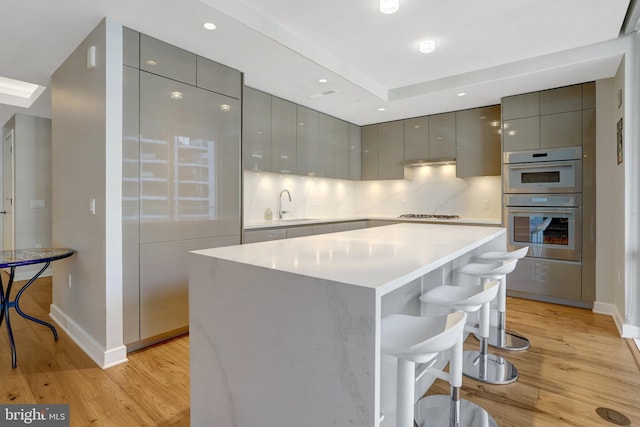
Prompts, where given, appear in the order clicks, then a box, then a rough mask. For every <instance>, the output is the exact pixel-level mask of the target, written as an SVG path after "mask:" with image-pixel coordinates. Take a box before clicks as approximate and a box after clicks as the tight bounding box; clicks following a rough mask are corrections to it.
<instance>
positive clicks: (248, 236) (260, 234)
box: [244, 220, 367, 243]
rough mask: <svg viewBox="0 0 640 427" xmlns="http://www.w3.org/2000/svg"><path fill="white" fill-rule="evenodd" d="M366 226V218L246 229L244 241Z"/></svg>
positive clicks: (326, 232)
mask: <svg viewBox="0 0 640 427" xmlns="http://www.w3.org/2000/svg"><path fill="white" fill-rule="evenodd" d="M362 228H367V221H366V220H358V221H344V222H335V223H328V224H313V225H298V226H293V227H281V228H268V229H264V230H246V231H245V232H244V243H257V242H266V241H269V240H281V239H291V238H294V237H304V236H311V235H318V234H328V233H336V232H339V231H349V230H359V229H362Z"/></svg>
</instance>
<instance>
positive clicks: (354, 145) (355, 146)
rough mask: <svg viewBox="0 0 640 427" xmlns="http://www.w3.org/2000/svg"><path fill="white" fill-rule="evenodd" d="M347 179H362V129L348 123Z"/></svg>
mask: <svg viewBox="0 0 640 427" xmlns="http://www.w3.org/2000/svg"><path fill="white" fill-rule="evenodd" d="M349 150H350V152H349V179H352V180H355V181H360V180H361V179H362V129H361V128H360V126H357V125H354V124H352V123H349Z"/></svg>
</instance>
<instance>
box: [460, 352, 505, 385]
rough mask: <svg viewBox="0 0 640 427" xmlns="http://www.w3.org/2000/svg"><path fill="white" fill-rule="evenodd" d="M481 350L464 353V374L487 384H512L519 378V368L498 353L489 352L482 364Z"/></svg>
mask: <svg viewBox="0 0 640 427" xmlns="http://www.w3.org/2000/svg"><path fill="white" fill-rule="evenodd" d="M482 365H483V364H482V360H481V357H480V352H479V351H465V352H464V353H463V355H462V366H463V369H462V373H463V374H464V376H466V377H468V378H471V379H474V380H476V381H480V382H483V383H487V384H511V383H512V382H514V381H515V380H517V379H518V369H517V368H516V367H515V366H513V364H512V363H511V362H509V361H508V360H506V359H505V358H503V357H501V356H498V355H496V354H491V353H489V354H487V356H486V365H485V366H484V369H483V366H482Z"/></svg>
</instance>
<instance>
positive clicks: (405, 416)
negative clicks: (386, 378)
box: [381, 312, 497, 427]
mask: <svg viewBox="0 0 640 427" xmlns="http://www.w3.org/2000/svg"><path fill="white" fill-rule="evenodd" d="M466 319H467V314H466V313H464V312H454V313H451V314H448V315H444V316H428V317H419V316H408V315H404V314H392V315H389V316H386V317H385V318H384V319H382V333H381V347H382V351H383V353H385V354H388V355H391V356H394V357H396V358H397V359H398V379H397V382H398V388H397V402H396V426H397V427H414V414H415V413H416V408H415V381H416V373H415V364H416V363H431V365H428V366H427V368H426V370H427V373H430V374H432V375H435V376H436V377H438V378H441V379H443V380H445V381H448V382H449V384H450V385H451V398H450V401H449V404H448V405H447V404H446V402H444V400H445V399H448V397H447V396H429V397H428V398H424V399H421V401H422V400H425V399H429V398H432V397H435V398H439V399H441V400H439V402H440V404H439V405H437V406H433V407H431V406H429V405H428V406H429V411H428V414H427V415H426V416H427V417H428V418H429V420H431V419H441V420H443V423H444V424H442V425H446V424H449V425H451V426H453V425H455V426H472V425H473V426H475V425H481V424H473V422H472V420H471V417H469V421H467V422H465V419H466V418H465V415H464V414H466V412H465V413H464V414H461V408H465V410H467V411H469V413H470V414H471V416H473V415H474V414H481V415H480V416H476V417H475V418H477V419H479V420H480V419H481V420H488V419H490V420H491V421H493V418H492V417H491V416H490V415H489V414H487V413H486V411H484V410H483V409H482V408H480V407H479V406H477V405H475V404H474V403H472V402H468V401H461V399H460V387H461V386H462V340H463V336H464V334H463V331H464V325H465V323H466ZM449 349H451V360H450V363H449V372H448V373H447V372H444V371H441V370H439V369H436V368H433V367H432V366H433V364H434V363H435V362H436V361H437V356H438V355H439V354H440V353H441V352H444V351H447V350H449ZM423 406H424V405H423ZM483 412H484V413H483ZM447 420H448V421H447ZM418 425H426V424H420V423H418ZM429 425H431V424H429ZM485 425H490V426H497V424H495V421H493V424H485Z"/></svg>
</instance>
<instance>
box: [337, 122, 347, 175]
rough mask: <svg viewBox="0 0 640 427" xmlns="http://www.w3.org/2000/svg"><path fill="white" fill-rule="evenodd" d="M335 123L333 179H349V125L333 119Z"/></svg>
mask: <svg viewBox="0 0 640 427" xmlns="http://www.w3.org/2000/svg"><path fill="white" fill-rule="evenodd" d="M335 122H336V162H335V163H336V171H335V175H334V178H337V179H349V178H350V175H351V174H350V172H349V152H350V151H351V150H350V146H349V123H347V122H345V121H342V120H338V119H335Z"/></svg>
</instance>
